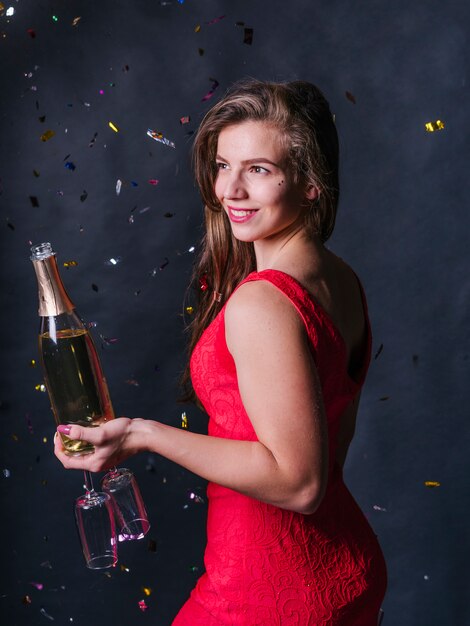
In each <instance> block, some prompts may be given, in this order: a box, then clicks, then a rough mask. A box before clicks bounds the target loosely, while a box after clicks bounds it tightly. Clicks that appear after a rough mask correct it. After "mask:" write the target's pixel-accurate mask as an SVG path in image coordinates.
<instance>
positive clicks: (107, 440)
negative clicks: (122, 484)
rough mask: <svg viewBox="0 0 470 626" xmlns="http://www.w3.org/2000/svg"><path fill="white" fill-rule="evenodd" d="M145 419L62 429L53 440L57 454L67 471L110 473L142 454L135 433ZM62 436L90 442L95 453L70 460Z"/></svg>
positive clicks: (63, 426)
mask: <svg viewBox="0 0 470 626" xmlns="http://www.w3.org/2000/svg"><path fill="white" fill-rule="evenodd" d="M143 421H144V420H142V419H138V418H136V419H129V418H128V417H119V418H117V419H113V420H110V421H109V422H106V423H104V424H102V425H101V426H98V427H96V428H85V427H83V426H77V425H76V424H73V425H62V424H61V425H60V426H58V427H57V433H56V436H55V437H54V454H55V455H56V457H57V458H58V459H59V461H60V462H61V463H62V465H63V466H64V467H65V468H66V469H82V470H88V471H90V472H101V471H107V470H108V469H110V468H112V467H114V466H115V465H118V464H120V463H121V462H122V461H124V460H125V459H127V458H129V457H130V456H132V455H133V454H136V453H137V452H139V449H138V447H137V445H136V443H135V439H136V438H135V437H134V433H135V430H136V427H138V422H143ZM59 433H62V434H64V435H66V436H67V437H69V438H70V439H73V440H80V441H88V442H89V443H91V444H92V445H93V446H94V448H95V451H94V452H92V453H91V454H86V455H83V456H69V455H68V454H66V453H65V451H64V447H63V445H62V440H61V437H60V435H59Z"/></svg>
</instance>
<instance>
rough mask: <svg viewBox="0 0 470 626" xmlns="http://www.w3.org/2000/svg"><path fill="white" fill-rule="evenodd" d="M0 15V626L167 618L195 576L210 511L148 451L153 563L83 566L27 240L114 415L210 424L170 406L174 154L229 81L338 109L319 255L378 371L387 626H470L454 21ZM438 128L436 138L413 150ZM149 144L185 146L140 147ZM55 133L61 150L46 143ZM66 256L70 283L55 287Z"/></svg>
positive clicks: (366, 407) (222, 13)
mask: <svg viewBox="0 0 470 626" xmlns="http://www.w3.org/2000/svg"><path fill="white" fill-rule="evenodd" d="M4 4H5V6H4V8H3V10H1V11H0V33H1V34H0V47H1V57H2V62H1V64H0V72H1V83H0V84H1V90H2V91H1V93H2V96H1V116H2V117H1V135H0V137H1V139H0V141H1V147H2V151H1V163H0V176H1V184H2V188H1V195H0V217H1V221H0V229H1V251H2V263H1V279H2V307H1V312H2V333H1V347H2V367H1V396H0V402H1V403H0V409H1V418H2V419H1V421H0V428H1V457H0V458H1V467H2V469H3V475H2V476H1V479H0V480H1V496H2V514H1V518H0V519H1V541H2V546H1V554H2V568H1V587H0V596H1V598H0V602H1V603H0V611H1V613H2V615H3V617H2V619H1V623H2V624H5V625H6V626H15V625H18V626H19V625H23V624H28V625H30V624H31V625H35V624H46V623H47V622H48V621H52V619H53V620H54V622H55V623H56V624H71V623H73V624H74V626H79V625H84V624H87V626H95V625H98V624H100V625H103V624H104V625H108V624H119V625H121V624H122V625H124V624H137V623H142V624H154V625H155V624H159V625H161V626H165V625H167V624H170V622H171V618H172V617H173V616H174V615H175V613H176V612H177V610H178V607H179V606H180V605H181V604H182V603H183V601H184V600H185V598H186V597H187V595H188V593H189V591H190V589H191V588H192V586H193V585H194V583H195V581H196V579H197V577H198V575H200V573H201V572H202V554H203V546H204V524H205V512H206V508H205V506H206V505H205V503H204V504H202V503H199V504H198V503H196V502H195V500H194V499H191V497H190V494H191V492H194V493H198V494H201V495H202V496H203V495H204V488H205V486H204V483H203V481H202V480H200V479H199V478H198V477H196V476H194V475H191V474H190V473H188V472H186V471H184V470H182V469H180V468H178V467H176V466H173V465H171V464H170V463H169V462H167V461H166V460H164V459H161V458H158V457H156V456H151V455H146V454H142V455H140V457H138V458H135V459H133V460H132V461H130V462H129V465H130V466H131V467H132V469H133V470H134V471H135V473H136V474H137V477H138V480H139V483H140V485H141V488H142V491H143V494H144V496H145V500H146V502H147V506H148V510H149V514H150V517H151V521H152V529H151V531H150V534H149V536H150V539H151V540H152V541H154V542H156V551H153V550H152V549H149V548H152V546H153V544H150V545H149V542H148V541H147V540H146V539H145V540H143V541H141V542H139V543H134V544H126V545H120V546H119V549H120V555H119V565H118V567H117V568H116V569H114V570H113V571H111V572H106V573H103V572H91V571H88V570H87V569H86V568H85V567H84V563H83V560H82V556H81V554H80V548H79V545H78V539H77V536H76V531H75V526H74V520H73V513H72V504H73V501H74V498H75V497H76V496H78V495H79V494H80V493H81V484H82V478H81V475H80V473H77V472H66V471H65V470H64V469H63V468H62V467H61V466H60V465H59V463H58V462H57V461H56V459H55V457H54V456H53V454H52V436H53V433H54V425H53V419H52V415H51V414H50V411H49V404H48V400H47V397H46V394H44V393H41V392H40V391H36V390H35V386H36V385H38V384H40V383H41V372H40V371H39V369H38V367H37V366H36V367H33V366H32V365H31V360H32V359H37V352H36V350H37V347H36V335H37V325H38V319H37V316H36V311H37V295H36V292H37V290H36V283H35V278H34V274H33V269H32V267H31V264H30V262H29V260H28V257H29V244H30V242H33V243H38V242H41V241H51V242H52V243H53V246H54V248H55V250H56V251H57V253H58V258H59V263H60V265H61V267H62V274H63V277H64V281H65V283H66V286H67V288H68V290H69V292H70V294H71V296H72V298H73V299H74V301H75V302H76V304H77V308H78V310H79V312H80V313H81V315H82V316H83V317H85V318H86V319H87V320H88V321H91V322H95V323H96V327H95V329H94V333H95V338H96V341H97V344H98V345H99V346H100V354H101V356H102V360H103V365H104V368H105V370H106V374H107V378H108V381H109V384H110V389H111V393H112V397H113V401H114V405H115V408H116V412H117V414H118V415H129V416H144V417H149V418H151V417H154V418H156V419H160V420H162V421H164V422H167V423H169V424H173V425H180V423H181V412H182V411H183V410H186V412H187V415H188V419H189V426H190V428H191V429H193V430H200V431H203V430H204V427H205V418H204V416H203V415H202V414H201V413H200V412H198V411H197V410H196V409H195V408H193V407H188V406H186V407H185V406H179V405H177V404H176V397H177V388H176V381H177V377H178V373H179V371H180V369H181V368H182V366H183V363H184V338H183V333H182V330H183V317H182V315H183V310H184V307H183V298H184V293H185V288H186V285H187V281H188V276H189V272H190V270H191V264H192V261H193V258H194V256H193V253H191V252H189V249H190V248H191V247H192V246H197V242H198V239H199V236H200V224H201V218H202V211H201V204H200V200H199V196H198V193H197V190H195V188H194V186H193V182H192V177H191V173H190V162H189V149H190V146H191V132H192V131H193V130H194V129H195V128H196V127H197V124H198V121H199V120H200V119H201V115H202V114H203V113H204V112H205V111H206V110H207V108H208V107H209V105H210V104H211V103H212V102H215V101H216V99H217V98H219V97H220V95H221V94H222V93H223V91H224V90H225V89H226V88H227V87H228V86H229V85H230V84H231V83H232V82H233V81H234V80H237V79H239V78H241V77H244V76H255V77H259V78H264V79H274V80H291V79H296V78H302V79H307V80H311V81H313V82H315V83H317V84H318V85H319V86H320V87H321V88H322V89H323V90H324V92H325V94H326V96H327V97H328V99H329V100H330V102H331V107H332V110H333V111H334V112H335V115H336V122H337V125H338V129H339V132H340V136H341V147H342V173H341V179H342V197H341V203H340V210H339V215H338V224H337V228H336V231H335V234H334V236H333V237H332V239H331V247H332V248H333V249H334V250H335V251H336V252H337V253H338V254H340V255H341V256H343V257H344V258H345V259H347V260H348V261H349V262H350V263H351V264H352V265H353V267H354V268H355V269H356V271H357V272H358V273H359V275H360V276H361V278H362V280H363V283H364V285H365V288H366V291H367V294H368V299H369V306H370V315H371V319H372V324H373V329H374V354H375V355H377V358H376V359H374V360H373V362H372V367H371V371H370V375H369V378H368V382H367V385H366V388H365V391H364V393H363V399H362V404H361V409H360V415H359V422H358V428H357V434H356V438H355V442H354V444H353V446H352V449H351V452H350V457H349V460H348V463H347V468H346V478H347V482H348V484H349V486H350V488H351V490H352V491H353V493H354V494H355V496H356V498H357V500H358V501H359V503H360V504H361V506H362V507H363V509H364V511H365V513H366V515H367V517H368V518H369V519H370V521H371V523H372V525H373V527H374V529H375V530H376V532H377V534H378V536H379V539H380V541H381V544H382V546H383V550H384V552H385V556H386V559H387V563H388V568H389V588H388V593H387V597H386V600H385V603H384V609H385V620H384V624H385V625H386V626H389V625H390V626H396V625H400V626H434V625H436V626H442V625H447V624H449V625H454V624H459V625H460V624H468V623H470V609H469V606H468V602H467V601H466V598H465V592H466V591H468V575H467V569H468V567H467V559H468V544H469V542H468V538H467V535H466V533H465V530H466V527H467V514H468V504H469V497H468V488H467V480H466V478H467V474H468V471H467V472H465V470H466V469H467V470H468V464H467V463H466V459H467V456H468V443H469V435H468V428H467V422H466V421H465V420H464V417H466V416H468V409H467V406H466V396H465V394H464V390H465V388H466V386H468V336H469V333H468V323H467V321H468V316H467V311H468V298H469V280H468V263H467V258H468V256H467V255H468V232H469V219H468V207H467V204H466V202H465V199H466V196H467V189H466V188H465V187H466V185H465V183H466V179H467V177H468V174H467V169H468V150H466V142H467V141H468V130H467V129H468V125H467V116H466V115H465V114H466V111H465V108H464V105H465V104H466V102H467V93H468V87H467V67H468V63H467V57H466V54H467V50H466V48H465V47H464V45H465V34H466V33H465V30H464V27H465V24H468V19H469V13H470V11H469V9H468V6H467V5H466V4H465V3H463V2H458V1H456V0H451V1H449V2H447V3H442V2H432V1H430V2H423V1H421V2H419V1H418V2H413V3H410V2H408V1H404V0H398V1H396V2H393V3H390V2H385V0H377V1H374V2H373V1H371V0H370V1H369V2H354V3H352V2H346V1H345V0H338V1H329V2H326V1H324V2H319V1H313V2H312V1H310V0H300V1H292V2H281V1H280V0H274V1H271V2H267V1H266V0H258V1H254V0H252V1H247V0H239V1H232V2H228V1H227V0H224V1H215V0H207V1H200V2H194V1H190V0H186V1H185V2H182V3H179V2H178V1H177V0H173V1H171V2H170V1H169V2H157V1H150V0H140V1H136V2H122V1H121V0H119V1H114V2H111V1H110V0H100V1H99V2H85V3H83V2H80V3H79V2H76V1H75V0H70V1H69V2H67V3H53V2H50V1H48V0H35V1H34V2H32V1H30V2H27V1H26V0H21V1H20V2H18V1H16V2H13V0H12V1H11V3H4ZM10 5H11V6H13V7H14V9H15V13H14V14H13V15H12V16H10V17H8V16H7V15H6V10H7V9H8V7H9V6H10ZM54 15H55V17H56V19H54V17H53V16H54ZM77 17H80V18H81V19H80V20H79V21H78V22H77V23H76V25H75V26H74V25H73V20H74V18H77ZM216 18H220V19H218V20H217V21H214V20H216ZM237 22H238V23H239V24H237ZM240 23H242V24H240ZM197 25H200V31H199V32H195V30H196V26H197ZM244 28H252V29H253V40H252V44H248V43H243V41H244ZM28 29H32V30H31V31H30V32H28ZM215 81H217V82H218V83H219V86H218V87H217V88H216V89H215V91H214V94H213V96H212V98H210V99H209V100H207V101H206V102H202V98H203V97H204V95H205V94H206V93H207V92H209V90H210V89H211V88H213V86H214V84H215ZM100 90H103V94H100ZM346 92H349V93H350V94H351V95H352V97H353V99H355V103H354V102H353V101H352V99H351V96H350V97H349V98H348V97H347V96H346ZM188 115H189V116H190V117H191V121H190V123H189V124H185V125H182V124H181V123H180V118H181V117H182V116H188ZM437 119H440V120H442V121H443V122H444V123H445V128H444V130H441V131H436V132H433V133H429V132H426V130H425V126H424V125H425V123H426V122H431V121H436V120H437ZM110 121H111V122H113V123H114V124H115V125H116V126H117V127H118V128H119V132H118V133H115V132H114V131H113V130H111V129H110V127H109V126H108V123H109V122H110ZM147 128H152V129H156V130H158V131H160V132H162V133H163V134H164V136H165V137H167V138H168V139H170V140H171V141H173V142H174V143H175V144H176V149H173V148H170V147H167V146H165V145H163V144H161V143H156V142H155V141H153V140H151V139H150V138H149V137H147V136H146V131H147ZM48 130H52V131H54V133H55V135H54V136H53V137H52V138H51V139H49V140H48V141H45V142H44V141H41V139H40V137H41V135H43V133H45V132H46V131H48ZM90 144H91V145H90ZM67 163H72V164H73V165H74V166H75V169H70V168H71V167H72V166H70V165H68V166H67V165H66V164H67ZM118 179H120V180H121V181H122V189H121V192H120V194H119V195H117V194H116V191H115V188H116V181H117V180H118ZM152 179H156V180H158V181H159V183H158V185H152V184H150V183H149V182H148V181H149V180H152ZM111 258H120V260H119V262H118V264H117V265H112V264H110V262H109V259H111ZM69 261H76V262H77V263H78V265H77V266H75V267H71V268H69V269H66V268H65V267H63V263H64V262H69ZM162 268H163V269H162ZM92 285H95V286H96V287H97V290H96V289H93V287H92ZM379 352H380V353H379ZM44 439H47V441H45V440H44ZM425 481H438V482H439V483H440V487H435V488H430V487H426V486H425ZM121 566H122V567H121ZM33 583H34V584H33ZM41 585H42V589H40V588H38V587H39V586H41ZM143 587H146V588H150V589H151V594H150V595H149V596H146V595H145V592H144V591H143ZM26 596H28V597H29V600H28V599H27V598H26ZM144 598H145V601H146V603H147V605H148V607H149V608H148V610H147V611H146V612H142V611H141V610H140V609H139V606H138V602H139V601H140V600H142V599H144Z"/></svg>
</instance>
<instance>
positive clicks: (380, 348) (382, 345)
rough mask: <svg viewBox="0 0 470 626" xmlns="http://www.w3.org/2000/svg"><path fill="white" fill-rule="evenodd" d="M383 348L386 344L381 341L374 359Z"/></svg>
mask: <svg viewBox="0 0 470 626" xmlns="http://www.w3.org/2000/svg"><path fill="white" fill-rule="evenodd" d="M383 349H384V344H383V343H381V344H380V346H379V349H378V350H377V352H376V353H375V356H374V360H375V359H376V358H377V357H378V356H379V355H380V353H381V352H382V350H383Z"/></svg>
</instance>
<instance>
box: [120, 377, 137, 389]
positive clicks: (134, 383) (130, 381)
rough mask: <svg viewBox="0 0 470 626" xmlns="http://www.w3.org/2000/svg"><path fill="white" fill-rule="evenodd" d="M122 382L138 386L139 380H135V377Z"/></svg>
mask: <svg viewBox="0 0 470 626" xmlns="http://www.w3.org/2000/svg"><path fill="white" fill-rule="evenodd" d="M124 382H125V383H126V384H128V385H132V386H133V387H140V385H139V382H138V381H137V380H135V378H129V379H128V380H126V381H124Z"/></svg>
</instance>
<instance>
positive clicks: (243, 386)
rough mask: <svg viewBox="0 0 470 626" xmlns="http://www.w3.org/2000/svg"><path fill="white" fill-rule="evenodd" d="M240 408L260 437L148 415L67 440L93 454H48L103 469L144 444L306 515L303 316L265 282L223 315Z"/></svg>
mask: <svg viewBox="0 0 470 626" xmlns="http://www.w3.org/2000/svg"><path fill="white" fill-rule="evenodd" d="M225 323H226V338H227V346H228V348H229V350H230V351H231V353H232V355H233V358H234V361H235V364H236V368H237V376H238V382H239V389H240V393H241V397H242V401H243V404H244V406H245V409H246V411H247V414H248V415H249V417H250V420H251V422H252V424H253V427H254V429H255V431H256V434H257V437H258V441H255V442H250V441H235V440H230V439H221V438H216V437H209V436H207V435H200V434H197V433H191V432H187V431H184V430H180V429H178V428H173V427H171V426H167V425H164V424H161V423H159V422H155V421H152V420H140V419H134V420H128V419H127V418H121V419H117V420H113V421H111V422H109V423H108V424H105V425H103V426H101V427H100V428H96V429H84V428H81V427H78V426H73V427H72V429H71V431H70V433H69V436H70V437H72V438H74V439H75V438H82V439H86V440H87V441H90V442H91V443H93V444H95V445H96V452H95V453H94V454H93V455H90V456H88V457H83V458H77V457H73V458H70V457H66V456H65V455H64V454H63V452H62V450H61V446H60V444H59V443H56V454H57V456H58V457H59V458H60V460H61V461H62V463H63V464H64V465H65V466H66V467H69V468H86V469H90V470H91V471H99V470H102V469H107V468H108V467H109V466H111V465H113V464H114V463H117V462H120V461H121V460H123V459H124V458H126V457H128V456H130V455H131V454H134V453H135V452H138V451H141V450H150V451H152V452H156V453H158V454H161V455H163V456H165V457H166V458H168V459H170V460H172V461H175V462H176V463H178V464H180V465H182V466H183V467H185V468H187V469H188V470H190V471H192V472H194V473H196V474H198V475H200V476H202V477H203V478H206V479H207V480H210V481H213V482H216V483H218V484H220V485H223V486H225V487H229V488H231V489H234V490H236V491H239V492H241V493H244V494H246V495H248V496H251V497H254V498H257V499H259V500H262V501H265V502H268V503H270V504H274V505H276V506H280V507H282V508H286V509H290V510H294V511H298V512H301V513H312V512H313V511H314V510H315V509H316V508H317V506H318V505H319V503H320V501H321V498H322V496H323V493H324V488H325V483H326V472H327V469H326V468H327V441H326V428H325V419H324V411H323V405H322V399H321V391H320V386H319V382H318V377H317V374H316V370H315V365H314V362H313V358H312V356H311V353H310V349H309V346H308V341H307V338H306V336H305V332H304V329H303V325H302V321H301V320H300V318H299V316H298V314H297V312H296V311H295V310H294V308H293V306H292V305H291V304H290V303H289V301H288V300H287V299H286V298H285V296H283V295H282V294H281V293H280V292H278V291H277V290H276V289H275V288H274V287H273V286H272V285H269V284H267V283H258V282H257V283H247V284H246V285H243V286H242V287H241V288H240V289H239V290H238V291H237V292H236V293H235V294H234V295H233V296H232V298H231V300H230V302H229V304H228V306H227V308H226V314H225Z"/></svg>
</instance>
